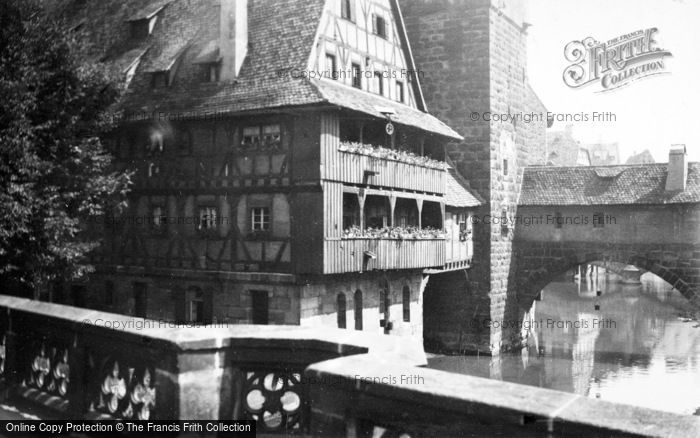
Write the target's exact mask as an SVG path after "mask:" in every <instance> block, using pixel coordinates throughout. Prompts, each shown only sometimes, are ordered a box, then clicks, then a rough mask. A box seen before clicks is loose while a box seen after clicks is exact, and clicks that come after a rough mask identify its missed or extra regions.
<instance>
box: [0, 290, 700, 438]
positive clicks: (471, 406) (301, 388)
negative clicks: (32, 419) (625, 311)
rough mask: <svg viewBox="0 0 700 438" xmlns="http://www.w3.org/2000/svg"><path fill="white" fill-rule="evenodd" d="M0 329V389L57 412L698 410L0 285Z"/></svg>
mask: <svg viewBox="0 0 700 438" xmlns="http://www.w3.org/2000/svg"><path fill="white" fill-rule="evenodd" d="M139 321H140V322H141V323H142V324H143V325H142V326H139V325H137V324H138V322H139ZM110 325H111V327H109V326H110ZM0 341H2V344H1V346H0V399H2V398H3V397H11V398H10V400H9V402H10V403H11V402H12V400H13V399H14V398H17V397H21V398H22V399H23V400H24V401H25V402H26V400H29V401H30V402H34V403H37V404H40V405H42V406H44V407H46V408H49V409H51V410H53V412H54V413H55V417H58V418H71V419H85V418H87V419H96V418H105V419H106V418H123V419H145V418H149V419H170V420H177V419H179V420H204V419H206V420H218V419H256V420H258V431H260V432H263V433H265V434H270V435H271V434H283V435H290V434H292V435H296V434H298V435H302V436H348V437H357V436H373V435H374V436H398V435H400V433H398V434H396V435H393V434H392V432H401V433H403V432H406V433H409V434H410V436H426V435H428V434H431V435H435V436H466V435H493V434H494V432H497V431H498V430H499V429H500V430H503V431H505V432H504V434H505V435H506V436H515V435H518V436H521V435H522V436H552V435H551V431H553V432H555V433H557V435H561V436H565V435H575V436H597V435H605V436H609V435H610V434H611V433H614V434H615V436H683V437H685V436H697V435H698V434H699V433H700V418H695V417H687V416H680V415H674V414H668V413H662V412H656V411H650V410H646V409H640V408H633V407H629V406H622V405H614V404H611V403H604V402H600V401H597V400H588V399H586V398H582V397H580V396H576V395H572V394H567V393H562V392H557V391H551V390H543V389H539V388H532V387H527V386H523V385H516V384H510V383H505V382H501V381H495V380H488V379H483V378H477V377H468V376H460V375H456V374H451V373H446V372H442V371H435V370H428V369H424V368H418V367H416V366H414V365H424V364H425V356H424V354H423V352H422V350H420V351H419V350H416V349H414V348H413V345H412V344H405V343H404V341H403V340H400V339H397V337H394V336H382V335H379V336H377V337H376V338H374V337H372V336H371V335H370V336H368V335H367V334H366V333H360V332H356V333H353V332H350V331H341V330H324V332H323V333H318V331H317V330H309V329H304V328H300V327H289V326H269V327H265V326H234V327H230V328H227V327H216V326H211V327H206V328H205V327H199V328H172V327H170V326H168V324H167V323H162V322H158V321H149V320H143V319H134V318H130V317H126V316H122V315H114V314H108V313H102V312H96V311H92V310H86V309H78V308H73V307H69V306H62V305H56V304H50V303H40V302H35V301H29V300H25V299H20V298H14V297H7V296H2V295H0ZM375 349H376V351H375ZM379 352H381V354H378V353H379ZM398 364H404V365H398ZM379 428H383V429H385V430H384V432H387V431H388V432H389V433H385V434H384V435H382V434H381V433H378V434H377V432H381V429H379ZM548 431H550V432H548Z"/></svg>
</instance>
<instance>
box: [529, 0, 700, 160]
mask: <svg viewBox="0 0 700 438" xmlns="http://www.w3.org/2000/svg"><path fill="white" fill-rule="evenodd" d="M526 2H527V8H528V12H527V19H526V21H527V22H528V23H530V24H531V25H532V26H531V27H530V28H529V29H528V33H529V37H528V76H529V80H530V84H531V85H532V88H533V89H534V90H535V92H536V93H537V94H538V96H539V97H540V99H541V100H542V102H543V103H544V104H545V106H546V107H547V110H548V111H549V112H552V113H557V114H579V113H584V114H589V115H591V114H592V113H593V112H599V113H604V112H610V113H612V114H613V115H614V118H612V117H610V118H609V119H610V121H601V122H590V121H589V122H574V123H566V122H556V121H555V123H554V126H553V127H552V129H553V130H561V129H564V128H565V126H566V125H567V124H572V125H573V129H574V131H573V132H574V137H575V138H576V139H578V140H580V141H581V142H582V143H597V142H603V143H609V142H617V143H619V147H620V155H621V161H622V163H624V162H625V161H626V160H627V158H628V157H629V156H630V155H632V154H633V153H635V152H642V151H643V150H644V149H649V151H650V152H651V154H652V155H653V156H654V159H655V160H656V162H667V161H668V150H669V148H670V147H671V145H674V144H685V145H686V148H687V150H688V159H689V160H690V161H700V119H699V117H698V116H699V115H700V110H698V104H699V103H700V102H698V101H699V100H700V31H698V29H697V26H698V21H700V0H585V1H582V0H526ZM651 27H656V28H658V32H657V33H656V34H655V40H656V42H657V46H658V47H660V48H662V49H665V50H668V51H670V52H671V53H672V55H673V56H672V57H670V58H668V57H667V58H665V59H664V63H665V67H666V71H668V72H669V73H668V74H664V75H656V76H651V77H648V78H645V79H642V80H639V81H636V82H632V83H630V84H629V85H628V86H626V87H623V88H620V89H617V90H614V91H608V92H605V93H596V91H599V90H600V89H601V87H600V86H593V87H582V88H569V87H568V86H567V85H566V84H565V83H564V81H563V79H562V75H563V72H564V70H565V68H566V67H567V66H568V65H570V64H571V62H568V61H567V60H566V58H565V57H564V47H565V46H566V45H567V44H568V43H569V42H571V41H574V40H582V39H584V38H586V37H593V38H594V39H596V40H598V41H601V42H602V41H608V40H610V39H613V38H615V37H618V36H621V35H623V34H628V33H631V32H634V31H636V30H640V29H647V28H651Z"/></svg>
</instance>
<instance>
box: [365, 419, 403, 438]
mask: <svg viewBox="0 0 700 438" xmlns="http://www.w3.org/2000/svg"><path fill="white" fill-rule="evenodd" d="M362 423H364V424H367V425H368V426H369V430H368V432H369V433H367V434H366V436H371V437H374V438H412V436H415V435H412V434H410V433H408V432H406V431H404V430H401V429H398V428H395V427H390V426H377V425H375V424H372V423H371V422H362ZM364 424H363V425H364Z"/></svg>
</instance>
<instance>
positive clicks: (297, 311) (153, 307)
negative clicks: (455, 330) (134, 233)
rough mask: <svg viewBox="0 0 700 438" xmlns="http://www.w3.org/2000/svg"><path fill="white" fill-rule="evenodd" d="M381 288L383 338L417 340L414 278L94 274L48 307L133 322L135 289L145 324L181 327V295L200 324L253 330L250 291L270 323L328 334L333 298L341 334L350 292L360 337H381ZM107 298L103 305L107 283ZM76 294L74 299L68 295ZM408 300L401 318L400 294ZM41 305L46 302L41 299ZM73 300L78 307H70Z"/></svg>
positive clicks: (411, 274)
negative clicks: (197, 297)
mask: <svg viewBox="0 0 700 438" xmlns="http://www.w3.org/2000/svg"><path fill="white" fill-rule="evenodd" d="M385 281H386V284H388V290H389V298H388V299H389V315H390V318H389V320H390V321H391V323H392V329H391V330H390V331H389V334H391V335H396V336H406V337H411V338H413V339H415V340H417V341H419V342H422V339H423V291H424V288H425V284H426V283H427V277H425V278H424V276H423V274H422V273H421V272H420V271H402V272H366V273H362V274H360V273H356V274H347V275H325V276H322V277H321V276H319V277H307V278H304V279H301V280H300V279H298V278H297V277H294V276H292V275H286V274H266V273H252V272H251V273H226V272H224V273H217V272H209V273H206V272H195V271H184V270H181V271H172V270H163V271H162V272H161V273H160V275H158V273H156V272H152V271H149V272H145V271H144V272H143V273H138V272H135V271H132V272H131V273H127V272H122V273H119V272H100V273H99V274H95V275H93V276H92V277H91V278H90V281H89V282H88V283H85V284H82V285H77V284H76V285H66V287H64V288H62V290H61V291H54V293H53V297H52V298H53V301H55V302H61V303H66V304H71V305H80V306H81V307H87V308H91V309H96V310H101V311H108V312H114V313H119V314H124V315H135V314H136V297H135V296H136V294H135V286H134V285H135V284H136V283H142V284H144V285H145V290H146V318H149V319H153V320H156V321H163V322H167V321H175V320H180V319H182V316H180V315H179V314H178V313H179V311H178V305H182V302H184V301H185V300H186V296H185V293H186V292H187V291H188V290H192V289H197V290H201V291H202V292H203V295H204V314H205V315H206V318H205V319H206V321H207V322H212V323H214V324H250V323H252V322H253V309H252V297H251V296H252V293H251V292H252V291H261V292H267V294H268V300H269V301H268V304H269V312H268V316H269V323H270V324H288V325H301V326H304V327H319V328H321V327H325V328H328V327H330V328H334V327H337V326H338V295H339V294H344V296H345V303H346V313H345V317H346V329H347V330H355V312H354V309H355V292H356V291H358V290H359V291H362V306H363V312H362V331H364V332H369V333H384V328H383V327H382V326H381V325H380V320H382V319H384V316H383V314H380V310H379V307H380V305H379V291H380V288H381V285H382V284H383V283H384V282H385ZM108 282H109V283H111V285H112V286H111V287H112V295H111V298H108V297H107V283H108ZM73 286H83V287H84V289H83V290H82V292H81V296H80V297H76V296H75V295H74V294H73V293H71V290H72V288H73ZM405 288H407V290H408V292H409V295H410V302H409V307H408V312H407V313H404V303H403V292H404V289H405ZM45 298H46V299H47V300H48V299H49V297H45ZM76 298H77V301H79V302H76Z"/></svg>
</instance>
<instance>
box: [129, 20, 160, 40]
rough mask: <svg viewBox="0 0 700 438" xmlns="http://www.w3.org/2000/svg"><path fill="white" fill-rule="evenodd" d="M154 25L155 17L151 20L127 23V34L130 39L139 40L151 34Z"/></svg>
mask: <svg viewBox="0 0 700 438" xmlns="http://www.w3.org/2000/svg"><path fill="white" fill-rule="evenodd" d="M155 25H156V17H153V18H152V19H151V20H136V21H132V22H130V23H129V33H130V35H131V38H132V39H136V40H140V39H143V38H146V37H147V36H149V35H150V34H151V32H153V28H154V27H155Z"/></svg>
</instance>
